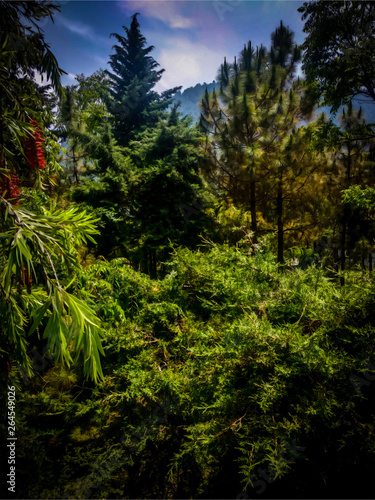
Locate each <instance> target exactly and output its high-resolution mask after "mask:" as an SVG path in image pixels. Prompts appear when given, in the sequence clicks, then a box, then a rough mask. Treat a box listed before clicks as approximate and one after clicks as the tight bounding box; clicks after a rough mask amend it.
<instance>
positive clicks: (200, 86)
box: [174, 80, 219, 121]
mask: <svg viewBox="0 0 375 500" xmlns="http://www.w3.org/2000/svg"><path fill="white" fill-rule="evenodd" d="M206 88H207V90H208V92H212V91H213V90H214V89H219V84H218V83H217V82H215V80H213V81H212V82H211V83H206V82H204V83H197V85H195V87H188V88H187V89H185V90H184V91H183V92H182V93H181V92H177V94H176V95H175V96H174V101H175V102H179V101H180V103H181V106H180V108H179V111H180V112H181V113H182V114H183V115H190V116H192V117H193V118H194V121H198V120H199V117H200V110H199V108H198V103H199V102H200V101H201V99H202V95H203V94H204V93H205V91H206Z"/></svg>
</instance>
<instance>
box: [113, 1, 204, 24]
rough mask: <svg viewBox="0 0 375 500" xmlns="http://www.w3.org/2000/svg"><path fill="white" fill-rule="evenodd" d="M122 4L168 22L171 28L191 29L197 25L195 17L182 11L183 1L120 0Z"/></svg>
mask: <svg viewBox="0 0 375 500" xmlns="http://www.w3.org/2000/svg"><path fill="white" fill-rule="evenodd" d="M120 5H121V6H124V7H125V8H126V9H132V10H134V11H135V12H136V11H137V10H139V11H140V12H142V14H144V15H145V16H148V17H152V18H154V19H158V20H159V21H162V22H163V23H165V24H167V25H168V26H169V27H170V28H180V29H189V28H193V27H194V26H195V25H196V21H195V19H193V18H192V17H187V16H184V15H183V14H182V13H181V11H182V9H183V7H184V5H183V2H179V1H159V0H148V1H139V0H126V1H123V0H122V1H120Z"/></svg>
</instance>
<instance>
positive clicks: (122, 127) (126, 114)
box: [107, 13, 181, 146]
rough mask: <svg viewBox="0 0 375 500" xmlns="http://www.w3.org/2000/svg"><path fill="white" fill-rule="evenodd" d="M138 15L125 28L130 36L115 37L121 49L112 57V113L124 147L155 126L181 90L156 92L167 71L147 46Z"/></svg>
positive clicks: (110, 102)
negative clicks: (159, 67)
mask: <svg viewBox="0 0 375 500" xmlns="http://www.w3.org/2000/svg"><path fill="white" fill-rule="evenodd" d="M138 15H139V13H136V14H134V15H133V16H132V22H131V24H130V28H127V27H126V26H123V28H124V30H125V32H126V36H122V35H119V34H117V33H112V35H111V36H114V37H115V38H116V39H117V41H118V45H115V46H114V47H113V48H114V49H115V53H114V54H113V55H111V56H110V62H109V64H110V66H111V68H112V71H108V72H107V74H108V76H109V79H110V94H111V97H112V99H111V100H108V109H109V111H110V112H111V113H112V115H113V120H114V137H115V139H116V140H117V141H118V143H119V144H120V145H122V146H126V145H127V144H128V143H129V141H130V140H131V139H134V137H135V135H136V133H137V132H139V131H140V130H142V129H145V128H146V127H149V126H152V125H155V124H156V123H157V121H158V119H159V117H160V112H161V111H163V110H165V109H166V108H167V107H168V106H169V105H170V104H171V102H172V99H171V98H172V97H173V95H174V94H175V93H176V92H177V91H178V90H180V88H181V87H175V88H173V89H170V90H167V91H165V92H163V93H162V94H160V95H159V94H158V93H157V92H155V91H154V90H153V88H154V87H155V85H156V83H157V82H158V81H159V80H160V78H161V77H162V74H163V72H164V70H163V69H160V70H158V69H157V67H158V66H159V64H158V63H157V62H156V61H155V60H154V59H153V57H152V56H151V55H150V53H151V52H152V51H153V50H154V46H152V45H151V46H148V47H147V46H146V45H147V44H146V38H145V37H144V36H143V35H142V34H141V31H140V27H139V22H138V19H137V16H138Z"/></svg>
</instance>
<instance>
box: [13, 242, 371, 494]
mask: <svg viewBox="0 0 375 500" xmlns="http://www.w3.org/2000/svg"><path fill="white" fill-rule="evenodd" d="M168 268H169V272H168V274H167V275H166V276H165V278H164V279H163V280H159V281H154V280H151V279H150V278H149V277H148V276H146V275H142V274H140V273H138V272H136V271H134V270H133V269H131V267H130V266H129V264H128V262H126V261H125V260H124V259H115V260H113V261H111V262H104V261H103V262H101V263H97V264H95V265H93V266H91V267H88V268H87V269H86V270H85V271H83V272H82V273H81V275H80V276H79V277H78V279H77V280H76V281H75V287H76V292H77V293H78V290H79V293H81V294H82V296H83V297H85V295H86V294H88V295H90V296H91V297H92V296H94V297H95V302H96V304H97V306H96V307H97V314H98V315H99V316H100V317H101V318H102V319H103V320H104V321H105V322H106V325H107V326H106V335H105V339H104V344H103V346H104V350H105V352H106V356H105V358H104V360H103V363H104V367H105V373H106V377H105V379H104V381H103V382H102V383H101V384H99V386H98V387H97V388H96V389H92V388H90V386H87V385H84V386H83V387H80V386H81V383H79V382H77V386H76V387H74V386H73V387H72V388H71V389H70V392H68V393H67V392H65V391H66V390H67V388H68V387H69V384H67V385H66V384H65V385H61V386H60V389H59V390H58V391H57V392H56V390H54V389H53V387H54V386H55V384H57V383H58V382H57V381H58V379H55V382H53V383H52V382H51V383H50V384H49V385H46V386H45V387H46V389H45V390H43V391H41V390H40V389H38V390H37V391H36V392H34V396H33V398H34V399H31V398H30V394H33V391H35V389H36V386H35V388H31V387H30V388H29V389H28V390H27V391H26V392H25V393H24V395H23V398H25V399H24V400H22V401H20V403H19V408H22V413H23V414H24V415H25V419H26V421H25V423H24V424H23V425H27V427H22V429H25V430H26V428H29V427H30V426H32V427H33V431H32V433H31V435H30V436H29V437H27V438H26V436H23V437H22V439H27V440H28V442H31V441H32V440H33V439H36V436H39V439H41V436H42V434H41V433H42V432H47V433H48V432H49V431H46V428H44V429H43V431H42V429H41V427H39V425H40V423H37V421H34V422H35V423H33V420H32V418H31V415H32V412H35V411H36V405H37V404H39V405H40V404H43V405H47V407H46V408H48V406H51V405H54V410H53V414H54V415H55V416H54V417H53V416H52V415H51V416H48V418H49V419H50V423H49V424H48V428H50V426H51V425H53V421H54V420H53V419H57V418H60V419H62V420H61V421H63V422H64V425H63V428H64V430H63V431H61V433H60V434H58V437H56V438H55V439H56V440H57V443H58V444H56V446H54V445H48V446H47V445H46V446H45V447H44V451H43V454H42V455H41V454H40V453H39V454H38V460H39V464H38V463H37V461H36V460H35V461H33V462H32V468H33V469H34V470H37V471H39V473H40V474H41V478H43V480H41V481H39V482H35V481H32V482H31V483H30V486H29V487H28V489H25V490H24V491H25V496H27V494H28V492H29V491H32V492H33V494H34V495H37V496H39V497H43V496H45V497H47V496H52V495H53V496H62V495H64V494H65V495H71V496H74V497H75V498H85V497H87V496H88V495H89V494H92V492H93V491H95V495H98V496H101V497H105V496H108V495H109V494H113V495H115V496H120V497H123V496H125V495H128V496H130V497H135V496H142V497H163V498H181V497H183V498H186V497H198V496H199V497H202V498H207V497H208V498H212V497H215V498H229V497H234V496H236V495H238V494H239V493H240V492H241V491H247V492H248V494H249V495H255V494H258V492H259V491H260V485H261V483H260V481H262V480H263V479H264V478H263V479H262V476H261V475H260V474H261V470H262V468H263V469H266V470H267V471H268V478H269V479H268V483H269V484H268V485H267V483H264V484H265V486H266V487H267V488H268V489H267V492H266V494H271V493H272V492H273V491H274V489H273V488H274V487H275V488H277V489H278V491H285V492H289V493H288V496H289V497H301V496H305V495H306V492H307V491H306V487H308V488H309V491H310V492H311V491H313V492H316V493H318V492H319V491H321V488H323V487H324V488H326V489H325V491H327V492H328V491H330V490H332V491H333V490H334V491H336V493H337V492H338V491H343V490H342V488H341V486H340V477H341V476H342V474H343V473H345V474H346V473H347V464H349V463H350V464H353V467H354V469H355V470H357V469H356V467H357V466H356V464H358V465H359V466H360V467H362V471H364V470H365V471H368V472H369V471H370V468H371V465H370V464H371V461H372V458H371V457H373V453H374V452H375V450H374V446H373V439H372V434H373V432H374V427H375V422H374V418H373V412H372V411H371V404H370V401H371V398H372V397H373V391H374V388H373V384H371V383H367V380H365V379H363V380H365V382H366V383H363V384H362V385H360V387H359V390H358V386H357V385H356V384H357V382H356V380H357V379H355V376H357V377H358V379H359V381H360V380H361V370H366V361H365V360H366V359H369V358H370V359H372V354H373V352H369V347H368V346H369V345H372V343H373V341H374V334H375V329H374V326H375V325H374V323H373V319H372V315H371V311H372V308H373V305H374V297H375V295H374V284H373V281H372V280H368V279H367V278H362V279H361V278H360V275H359V274H358V273H357V274H355V275H354V274H353V275H348V276H347V281H346V285H345V287H342V288H338V287H337V286H336V285H335V283H334V281H332V280H330V279H328V278H327V277H326V276H325V273H324V272H323V270H322V269H319V268H316V267H309V268H307V269H306V270H304V271H303V270H299V269H296V270H294V271H286V272H284V273H283V274H279V273H278V272H277V268H278V265H277V264H276V262H275V258H274V256H273V255H272V253H270V252H269V250H268V248H267V245H266V244H264V245H259V244H257V245H256V246H254V245H251V244H249V243H248V244H245V243H244V244H243V246H242V247H238V246H237V248H235V247H233V246H232V247H231V246H228V245H214V244H211V243H208V244H206V245H204V246H202V247H201V250H200V251H191V250H188V249H184V248H180V249H177V250H176V251H175V253H174V255H173V260H172V261H171V262H170V263H169V265H168ZM49 373H53V371H52V372H51V371H49V372H46V373H45V374H43V378H45V377H47V378H45V381H47V379H48V377H50V376H51V375H49ZM67 373H68V372H65V374H61V377H62V379H61V380H65V379H66V376H67ZM48 380H52V379H51V378H49V379H48ZM36 383H37V384H38V383H39V382H37V380H35V382H33V384H36ZM73 383H76V382H73ZM359 383H360V382H359ZM51 384H52V386H51ZM48 387H50V388H49V389H48ZM70 387H71V386H70ZM47 389H48V391H52V392H47ZM58 394H59V396H58ZM64 394H65V395H66V396H67V395H68V394H69V398H68V399H64V398H66V396H64ZM56 398H57V399H56ZM42 401H44V402H43V403H41V402H42ZM26 405H27V406H26ZM51 408H52V406H51ZM45 411H46V413H47V414H48V413H50V412H51V411H50V410H45ZM60 412H61V413H60ZM43 418H47V415H46V417H43ZM54 425H56V420H55V424H54ZM20 432H22V433H23V432H24V431H23V430H22V431H21V430H20ZM80 443H82V444H83V445H84V447H81V446H80ZM26 449H29V445H27V446H26ZM333 455H335V456H337V460H336V462H335V467H336V469H337V470H336V471H332V470H330V466H329V460H330V457H332V456H333ZM51 457H55V458H54V460H59V464H60V471H63V473H62V474H61V473H60V472H59V474H58V475H57V473H56V472H55V471H54V470H53V469H52V467H51V465H48V459H51ZM22 460H23V458H22ZM229 464H230V465H229ZM323 477H324V478H325V479H324V480H323ZM224 478H225V482H224ZM270 478H271V479H270ZM324 481H325V486H323V485H324ZM22 484H25V485H26V483H25V482H22ZM366 487H367V486H366V484H364V483H363V484H362V486H361V488H360V490H361V491H359V490H357V495H360V494H362V493H361V492H364V491H365V488H366ZM345 488H346V491H352V490H353V491H354V489H355V488H358V483H357V482H356V481H355V480H353V482H351V480H349V481H348V482H346V483H345ZM114 491H116V492H117V493H113V492H114ZM88 492H91V493H88ZM110 492H112V493H110ZM285 494H287V493H285ZM328 496H329V495H328Z"/></svg>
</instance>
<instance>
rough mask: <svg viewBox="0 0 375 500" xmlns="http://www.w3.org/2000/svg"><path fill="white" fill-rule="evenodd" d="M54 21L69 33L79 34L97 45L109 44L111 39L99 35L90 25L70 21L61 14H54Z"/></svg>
mask: <svg viewBox="0 0 375 500" xmlns="http://www.w3.org/2000/svg"><path fill="white" fill-rule="evenodd" d="M56 22H57V23H59V24H61V25H62V26H64V28H67V29H68V30H69V31H70V32H71V33H74V34H75V35H80V36H81V37H83V38H85V39H86V40H89V41H90V42H93V43H96V44H97V45H103V44H106V45H108V46H109V45H111V41H110V40H109V37H108V38H105V37H103V36H99V35H98V34H97V33H96V32H95V31H94V30H93V28H92V27H91V26H88V25H86V24H84V23H81V22H80V21H71V20H70V19H67V18H66V17H65V16H63V15H61V14H60V15H59V16H56Z"/></svg>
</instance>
